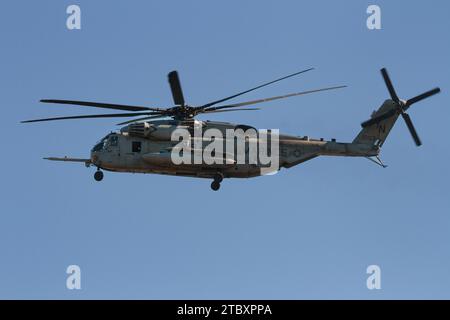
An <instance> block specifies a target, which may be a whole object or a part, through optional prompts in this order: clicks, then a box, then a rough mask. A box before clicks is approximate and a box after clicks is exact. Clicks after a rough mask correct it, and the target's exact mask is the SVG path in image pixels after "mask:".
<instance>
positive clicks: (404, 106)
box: [361, 68, 441, 146]
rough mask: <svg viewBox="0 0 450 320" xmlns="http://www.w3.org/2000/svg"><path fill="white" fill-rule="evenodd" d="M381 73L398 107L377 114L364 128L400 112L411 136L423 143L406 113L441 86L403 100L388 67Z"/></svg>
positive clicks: (419, 143) (436, 91)
mask: <svg viewBox="0 0 450 320" xmlns="http://www.w3.org/2000/svg"><path fill="white" fill-rule="evenodd" d="M381 75H382V76H383V79H384V82H385V83H386V87H387V89H388V91H389V94H390V96H391V99H392V101H393V102H394V103H395V105H396V108H395V109H391V110H389V111H387V112H385V113H383V114H381V115H378V116H375V117H373V118H371V119H369V120H367V121H365V122H363V123H362V124H361V125H362V127H363V128H366V127H368V126H371V125H373V124H377V123H380V122H381V121H383V120H385V119H388V118H390V117H392V116H393V115H395V114H399V115H401V116H402V118H403V120H405V123H406V126H407V127H408V130H409V132H410V133H411V136H412V138H413V140H414V142H415V144H416V145H417V146H420V145H422V142H421V140H420V138H419V135H418V134H417V131H416V129H415V127H414V125H413V123H412V120H411V117H410V116H409V114H407V113H406V110H408V109H409V107H411V105H413V104H414V103H417V102H419V101H422V100H424V99H427V98H429V97H431V96H434V95H435V94H437V93H439V92H441V89H440V88H434V89H432V90H429V91H427V92H424V93H422V94H420V95H418V96H415V97H414V98H411V99H408V100H401V99H399V97H398V95H397V92H396V91H395V88H394V86H393V84H392V81H391V79H390V77H389V74H388V72H387V70H386V68H383V69H381Z"/></svg>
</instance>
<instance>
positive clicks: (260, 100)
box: [205, 86, 347, 111]
mask: <svg viewBox="0 0 450 320" xmlns="http://www.w3.org/2000/svg"><path fill="white" fill-rule="evenodd" d="M346 87H347V86H337V87H329V88H322V89H315V90H308V91H303V92H297V93H290V94H286V95H282V96H276V97H270V98H264V99H258V100H252V101H246V102H241V103H235V104H229V105H226V106H218V107H211V108H207V109H205V111H209V110H219V109H227V108H236V107H243V106H248V105H252V104H257V103H263V102H269V101H273V100H279V99H284V98H290V97H295V96H301V95H305V94H310V93H315V92H321V91H328V90H335V89H342V88H346Z"/></svg>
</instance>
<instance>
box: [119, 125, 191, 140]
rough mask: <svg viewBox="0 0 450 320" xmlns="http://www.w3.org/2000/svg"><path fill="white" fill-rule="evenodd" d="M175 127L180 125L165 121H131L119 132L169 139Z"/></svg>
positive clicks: (155, 138)
mask: <svg viewBox="0 0 450 320" xmlns="http://www.w3.org/2000/svg"><path fill="white" fill-rule="evenodd" d="M177 128H182V126H176V125H172V124H167V123H162V124H153V123H149V122H139V123H132V124H130V125H128V126H126V127H124V128H122V129H121V132H123V133H125V132H126V133H128V135H130V136H134V137H140V138H147V139H154V140H164V141H170V140H171V138H172V132H173V131H174V130H175V129H177ZM186 128H187V126H186Z"/></svg>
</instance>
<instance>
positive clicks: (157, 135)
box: [90, 120, 379, 178]
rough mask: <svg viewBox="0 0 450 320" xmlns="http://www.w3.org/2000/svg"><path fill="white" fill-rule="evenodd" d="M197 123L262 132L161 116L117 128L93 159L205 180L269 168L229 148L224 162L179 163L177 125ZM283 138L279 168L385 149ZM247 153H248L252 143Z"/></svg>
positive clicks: (124, 168)
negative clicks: (174, 155) (239, 157)
mask: <svg viewBox="0 0 450 320" xmlns="http://www.w3.org/2000/svg"><path fill="white" fill-rule="evenodd" d="M195 127H196V128H199V127H200V128H201V132H205V131H206V130H208V129H216V130H219V131H220V132H221V133H223V135H224V137H225V134H226V131H227V130H230V129H231V130H238V129H242V130H243V131H247V130H255V131H257V130H256V129H255V128H253V127H251V126H248V125H237V124H232V123H227V122H217V121H199V120H183V121H181V120H159V121H152V122H139V123H132V124H130V125H128V126H125V127H123V128H122V129H121V130H120V131H119V132H111V133H110V134H108V135H107V136H106V137H104V138H103V139H101V141H100V142H98V143H97V144H96V145H95V146H94V148H93V149H92V150H91V158H90V163H91V164H92V165H95V166H97V167H98V168H100V169H104V170H109V171H116V172H135V173H153V174H167V175H176V176H189V177H199V178H212V177H214V176H215V175H217V174H218V173H219V174H220V175H222V176H223V177H224V178H249V177H256V176H259V175H261V172H262V170H261V169H262V167H264V166H263V165H262V164H260V163H249V161H247V162H246V163H238V162H237V161H236V155H230V154H229V153H226V152H228V151H226V152H225V147H224V160H223V162H221V163H213V164H206V163H182V164H174V162H173V161H172V158H171V152H172V150H173V148H174V147H175V146H176V145H177V144H178V143H179V141H172V133H173V132H174V131H175V130H177V129H185V130H187V131H189V132H190V133H191V134H192V137H194V132H193V130H194V128H195ZM247 132H248V131H247ZM257 132H259V131H257ZM193 139H194V138H193ZM198 139H200V144H199V145H200V146H201V149H202V150H205V148H206V147H207V146H208V145H209V144H210V143H211V140H210V139H206V138H203V136H201V137H199V138H198ZM257 139H260V138H257ZM278 140H279V144H278V145H279V149H278V150H279V151H278V161H277V163H278V165H277V167H276V168H275V171H277V170H279V169H280V168H282V167H284V168H290V167H292V166H295V165H297V164H300V163H302V162H305V161H307V160H310V159H313V158H315V157H317V156H320V155H334V156H375V155H378V153H379V149H378V148H377V147H376V146H373V145H367V144H357V143H356V144H355V143H339V142H336V141H335V140H334V139H333V140H331V141H326V140H324V139H310V138H309V137H296V136H290V135H283V134H279V135H278ZM224 141H225V139H224ZM247 142H248V141H247ZM269 150H270V146H269ZM235 151H236V150H235ZM193 152H195V150H193ZM242 152H246V153H248V146H247V147H246V148H245V149H243V150H242Z"/></svg>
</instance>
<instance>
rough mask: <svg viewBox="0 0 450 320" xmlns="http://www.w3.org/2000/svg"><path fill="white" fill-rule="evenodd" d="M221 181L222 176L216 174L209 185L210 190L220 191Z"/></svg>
mask: <svg viewBox="0 0 450 320" xmlns="http://www.w3.org/2000/svg"><path fill="white" fill-rule="evenodd" d="M222 180H223V176H222V175H221V174H220V173H218V174H216V175H215V176H214V181H213V182H212V183H211V189H213V190H214V191H217V190H219V189H220V183H221V182H222Z"/></svg>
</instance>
